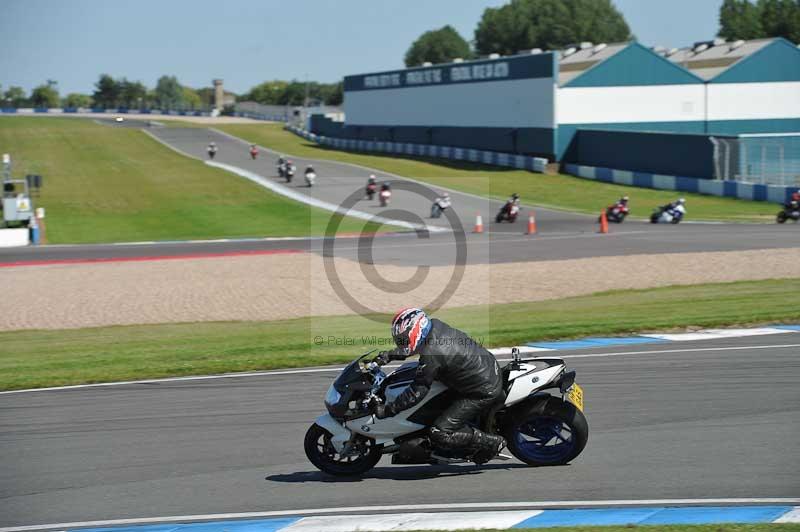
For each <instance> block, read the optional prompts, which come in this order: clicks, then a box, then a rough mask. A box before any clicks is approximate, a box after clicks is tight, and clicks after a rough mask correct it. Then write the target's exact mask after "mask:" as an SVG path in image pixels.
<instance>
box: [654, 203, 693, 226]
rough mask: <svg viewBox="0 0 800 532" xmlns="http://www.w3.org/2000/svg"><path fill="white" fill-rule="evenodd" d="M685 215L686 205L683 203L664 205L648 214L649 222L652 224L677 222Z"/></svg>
mask: <svg viewBox="0 0 800 532" xmlns="http://www.w3.org/2000/svg"><path fill="white" fill-rule="evenodd" d="M685 215H686V207H684V206H683V205H673V204H670V205H664V206H662V207H659V208H657V209H656V210H655V211H653V214H651V215H650V223H653V224H677V223H680V221H681V220H683V217H684V216H685Z"/></svg>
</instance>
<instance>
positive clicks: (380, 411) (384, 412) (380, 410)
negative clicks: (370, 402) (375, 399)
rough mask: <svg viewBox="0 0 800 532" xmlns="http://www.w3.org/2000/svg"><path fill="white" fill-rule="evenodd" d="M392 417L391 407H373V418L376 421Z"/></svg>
mask: <svg viewBox="0 0 800 532" xmlns="http://www.w3.org/2000/svg"><path fill="white" fill-rule="evenodd" d="M393 415H394V409H392V407H391V405H375V417H376V418H378V419H385V418H387V417H392V416H393Z"/></svg>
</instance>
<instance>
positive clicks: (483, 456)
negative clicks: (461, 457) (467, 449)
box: [472, 429, 506, 465]
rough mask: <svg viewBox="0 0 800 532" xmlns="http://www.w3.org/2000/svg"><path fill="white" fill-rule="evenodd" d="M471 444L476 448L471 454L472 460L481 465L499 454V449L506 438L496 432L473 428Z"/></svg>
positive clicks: (502, 446) (503, 445) (503, 446)
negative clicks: (488, 432) (490, 432)
mask: <svg viewBox="0 0 800 532" xmlns="http://www.w3.org/2000/svg"><path fill="white" fill-rule="evenodd" d="M472 446H473V448H474V449H476V451H475V453H474V454H473V455H472V461H473V462H475V463H476V464H478V465H481V464H485V463H486V462H488V461H489V460H491V459H492V458H494V457H495V456H497V455H498V454H500V451H502V450H503V449H504V448H505V446H506V439H505V438H503V437H502V436H498V435H496V434H487V433H485V432H483V431H481V430H478V429H475V432H474V433H473V434H472Z"/></svg>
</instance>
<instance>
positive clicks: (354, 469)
mask: <svg viewBox="0 0 800 532" xmlns="http://www.w3.org/2000/svg"><path fill="white" fill-rule="evenodd" d="M331 436H332V435H331V433H330V432H328V431H327V430H325V429H324V428H322V427H320V426H319V425H317V424H316V423H315V424H313V425H311V427H309V429H308V431H307V432H306V437H305V440H304V442H303V447H304V448H305V451H306V456H307V457H308V459H309V461H310V462H311V463H312V464H314V466H316V468H317V469H319V470H320V471H322V472H323V473H328V474H329V475H335V476H339V477H351V476H356V475H362V474H364V473H366V472H367V471H369V470H370V469H372V468H373V467H375V464H377V463H378V461H380V459H381V448H380V446H378V445H376V444H375V442H374V441H373V440H367V441H366V442H364V444H363V445H364V446H363V449H362V450H363V452H362V453H361V454H359V455H356V456H352V457H348V458H342V457H341V456H340V455H339V454H338V453H336V451H335V450H334V449H333V446H332V444H331ZM337 457H338V458H337Z"/></svg>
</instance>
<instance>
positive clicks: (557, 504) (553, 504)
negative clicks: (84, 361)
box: [0, 498, 800, 532]
mask: <svg viewBox="0 0 800 532" xmlns="http://www.w3.org/2000/svg"><path fill="white" fill-rule="evenodd" d="M798 503H800V499H798V498H741V499H642V500H616V501H532V502H488V503H480V502H476V503H472V502H467V503H453V504H399V505H394V506H350V507H344V508H315V509H309V510H275V511H270V512H242V513H224V514H201V515H170V516H164V517H141V518H133V519H108V520H104V521H76V522H73V523H55V524H47V525H29V526H12V527H5V528H0V532H27V531H33V530H55V529H70V528H86V527H98V526H118V525H134V524H146V523H174V522H180V521H212V520H219V519H247V518H253V517H285V516H295V515H296V516H300V515H314V514H341V513H354V512H367V513H369V512H391V511H397V510H401V511H402V510H416V511H424V510H431V511H436V510H482V509H498V508H531V509H545V508H577V507H605V506H656V505H657V506H696V505H706V504H721V505H741V504H787V505H794V504H798Z"/></svg>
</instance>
